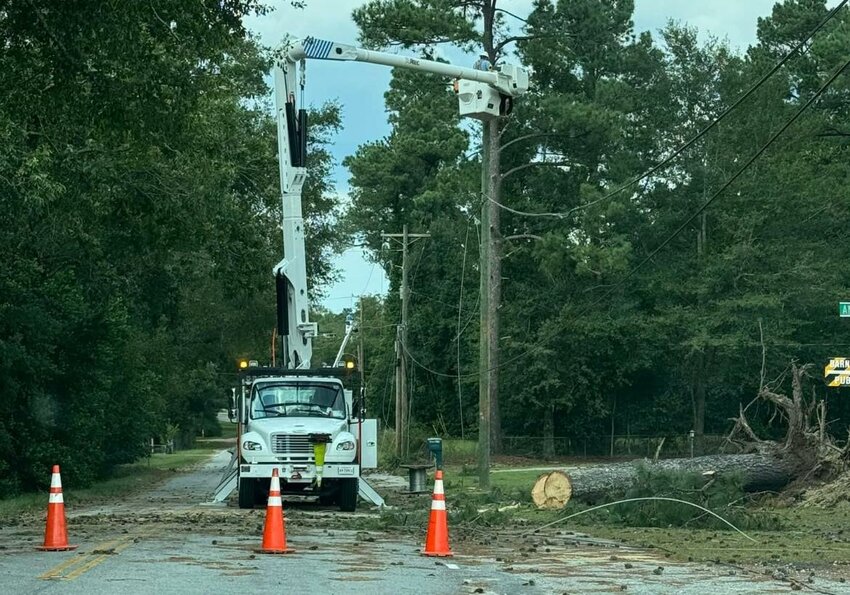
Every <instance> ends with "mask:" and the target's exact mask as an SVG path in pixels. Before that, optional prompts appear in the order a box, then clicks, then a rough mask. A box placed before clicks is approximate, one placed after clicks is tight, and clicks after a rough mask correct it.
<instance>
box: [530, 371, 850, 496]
mask: <svg viewBox="0 0 850 595" xmlns="http://www.w3.org/2000/svg"><path fill="white" fill-rule="evenodd" d="M809 368H810V366H802V367H798V366H797V365H796V364H795V363H793V362H792V364H791V389H792V392H791V396H790V397H789V396H785V395H782V394H778V393H777V392H775V389H773V388H772V387H771V386H769V385H763V386H762V388H761V390H760V391H759V394H758V396H757V397H756V399H754V400H753V402H755V401H756V400H758V399H761V400H764V401H767V402H769V403H771V404H773V405H774V406H775V407H776V409H777V412H778V413H779V415H781V416H782V418H784V419H785V420H786V421H787V424H788V429H787V431H786V435H785V439H784V440H783V441H782V442H776V441H770V440H762V439H760V438H759V437H758V436H757V435H756V434H755V432H753V430H752V428H751V427H750V424H749V422H748V421H747V418H746V411H747V409H748V408H749V407H750V405H752V404H753V402H751V403H750V405H747V407H743V406H742V407H741V408H740V412H739V415H738V417H736V418H734V420H733V421H734V422H735V424H734V427H733V428H732V431H731V433H730V434H729V437H728V439H727V444H728V445H729V446H730V447H732V448H735V449H737V450H738V452H737V453H730V454H720V455H711V456H702V457H696V458H692V459H668V460H661V461H658V460H656V461H650V460H640V461H632V462H627V463H615V464H611V465H605V466H593V467H585V468H580V469H574V470H569V471H567V470H563V471H553V472H551V473H546V474H544V475H541V476H540V477H539V478H538V479H537V481H536V482H535V484H534V487H533V488H532V490H531V497H532V499H533V500H534V503H535V504H536V505H537V506H538V507H541V508H563V507H564V506H565V505H566V504H567V502H569V501H570V500H571V499H577V500H581V501H584V502H590V503H594V502H597V501H600V500H603V499H605V498H606V497H608V496H609V495H611V494H615V493H622V492H624V491H626V490H627V489H628V488H629V487H630V486H632V485H634V484H635V482H636V480H637V478H638V474H639V469H640V467H641V466H645V467H646V468H648V469H650V470H659V471H672V472H682V473H698V474H701V475H702V476H703V477H704V478H705V481H706V483H708V482H710V481H712V480H713V479H714V478H716V477H718V476H720V475H724V476H728V475H733V474H735V475H737V476H739V477H740V479H741V484H742V488H743V489H744V490H746V491H749V492H758V491H773V490H778V489H781V488H783V487H785V486H787V485H788V484H790V483H792V482H795V481H800V482H805V481H808V480H813V479H821V480H823V479H828V478H832V477H835V476H837V475H838V474H840V473H841V472H842V471H843V470H844V469H845V468H846V466H847V462H848V454H850V440H848V443H847V445H845V446H844V448H838V447H837V446H836V445H835V444H834V443H833V441H832V439H831V437H830V436H829V434H828V433H827V432H826V402H825V401H823V400H818V399H817V398H816V396H815V394H814V391H813V392H812V399H811V400H808V401H807V400H806V399H805V397H804V394H803V378H804V377H805V376H806V375H807V371H808V369H809ZM780 381H781V379H780ZM778 383H779V382H777V383H776V384H778ZM656 458H657V453H656Z"/></svg>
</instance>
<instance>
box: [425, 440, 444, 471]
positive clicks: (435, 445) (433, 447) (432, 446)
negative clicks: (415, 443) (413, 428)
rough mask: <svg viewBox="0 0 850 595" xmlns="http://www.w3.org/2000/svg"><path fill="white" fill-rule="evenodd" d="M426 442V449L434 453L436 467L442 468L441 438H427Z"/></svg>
mask: <svg viewBox="0 0 850 595" xmlns="http://www.w3.org/2000/svg"><path fill="white" fill-rule="evenodd" d="M425 442H426V443H427V444H428V451H429V452H430V453H431V454H432V455H434V459H435V460H436V462H437V469H442V468H443V440H442V439H441V438H428V439H427V440H426V441H425Z"/></svg>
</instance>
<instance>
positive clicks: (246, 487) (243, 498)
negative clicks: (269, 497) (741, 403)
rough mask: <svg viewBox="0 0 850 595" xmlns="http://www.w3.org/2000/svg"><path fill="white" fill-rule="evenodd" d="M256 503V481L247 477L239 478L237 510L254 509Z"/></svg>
mask: <svg viewBox="0 0 850 595" xmlns="http://www.w3.org/2000/svg"><path fill="white" fill-rule="evenodd" d="M256 501H257V480H256V479H251V478H249V477H240V478H239V508H254V503H255V502H256Z"/></svg>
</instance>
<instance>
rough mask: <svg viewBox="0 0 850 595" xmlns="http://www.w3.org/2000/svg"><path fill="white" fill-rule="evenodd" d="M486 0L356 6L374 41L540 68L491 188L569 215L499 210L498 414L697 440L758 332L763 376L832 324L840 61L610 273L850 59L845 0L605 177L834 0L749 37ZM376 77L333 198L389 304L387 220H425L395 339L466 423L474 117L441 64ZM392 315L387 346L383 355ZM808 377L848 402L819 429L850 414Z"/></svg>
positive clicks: (579, 9) (605, 7) (842, 96)
mask: <svg viewBox="0 0 850 595" xmlns="http://www.w3.org/2000/svg"><path fill="white" fill-rule="evenodd" d="M495 5H497V6H499V5H500V4H499V3H495ZM493 8H494V3H489V2H487V3H485V2H454V1H449V0H439V1H436V0H434V1H432V0H375V1H372V2H367V3H366V4H365V5H363V7H361V8H359V9H357V10H356V11H355V13H354V18H355V21H356V22H357V24H358V25H359V26H360V29H361V38H362V40H364V42H367V43H369V44H370V45H373V46H387V45H395V44H397V45H402V46H408V47H418V48H424V51H425V52H426V54H427V52H431V51H432V47H433V46H434V45H436V44H439V43H446V44H452V45H454V46H455V47H456V48H461V49H470V50H475V51H476V53H477V52H478V51H481V50H482V49H483V50H485V51H490V50H493V51H495V50H497V49H498V52H497V53H499V54H502V55H503V56H504V55H506V54H507V52H508V51H509V50H510V49H511V48H513V47H516V48H517V52H518V55H517V56H515V57H510V58H508V57H505V59H506V60H507V61H520V62H522V63H523V64H525V65H526V66H529V67H531V68H532V69H533V79H532V89H531V91H530V92H529V93H528V94H527V95H525V96H523V97H522V98H520V99H519V100H518V101H517V102H516V104H515V106H514V111H513V114H512V116H511V117H510V118H508V119H507V120H506V123H505V124H504V130H503V132H502V138H501V141H502V145H503V147H504V148H503V150H502V152H501V166H502V167H501V169H502V173H503V184H502V191H501V198H500V200H501V201H502V203H504V204H505V205H506V206H507V207H509V208H510V209H513V210H514V211H523V212H530V213H566V215H563V216H561V217H528V216H523V215H520V214H517V213H516V212H513V211H511V210H503V211H502V212H501V233H502V235H503V237H504V239H503V243H502V247H501V248H502V253H503V259H502V277H503V284H502V306H501V310H500V313H501V329H500V336H501V347H502V354H501V360H502V362H504V363H503V365H502V367H501V368H500V403H501V405H500V410H501V415H502V426H503V430H504V431H505V432H506V433H510V434H514V435H526V434H530V435H541V434H548V435H559V436H569V437H571V438H582V437H586V436H594V437H598V436H600V435H605V434H608V433H610V432H611V431H612V428H611V424H612V421H613V425H614V430H613V431H614V432H615V433H617V434H658V433H662V432H663V433H666V434H671V435H672V434H678V435H686V434H687V433H688V431H689V430H691V429H694V430H695V431H696V433H697V443H696V450H697V452H699V451H700V448H701V447H702V441H701V440H700V438H699V436H700V435H702V434H703V433H706V434H710V433H723V432H725V431H726V430H727V429H728V424H729V422H728V420H729V418H730V417H731V416H733V415H735V414H737V411H738V408H739V406H740V404H742V403H743V404H746V403H747V402H748V401H749V400H750V399H751V398H752V396H753V395H754V394H755V393H756V392H757V389H758V382H759V378H760V370H761V368H762V336H763V337H764V355H765V368H766V370H767V371H768V373H769V374H770V375H771V376H772V375H773V371H779V370H782V369H783V368H784V367H785V366H786V365H787V361H788V360H789V358H798V359H800V360H802V361H814V362H819V361H820V362H822V361H824V360H825V358H828V357H831V356H834V355H835V353H836V350H840V349H842V348H843V347H842V345H843V344H844V341H845V339H844V338H842V335H841V333H842V332H843V331H842V330H841V327H840V326H839V325H838V324H837V320H836V317H835V303H836V301H838V300H839V299H841V297H842V296H846V295H848V294H850V286H848V283H847V279H846V275H844V276H842V273H841V271H842V270H843V268H842V267H843V263H844V262H845V261H846V260H847V258H848V257H850V254H848V249H850V248H848V244H847V242H846V241H844V240H845V238H844V236H845V235H846V234H845V233H844V231H843V230H844V227H843V221H844V219H845V218H846V215H847V202H846V201H845V200H843V199H842V198H841V197H843V196H845V195H846V192H845V190H844V187H845V186H846V183H845V182H846V180H847V178H848V176H850V169H848V165H847V164H848V163H850V161H849V160H848V159H847V157H848V150H850V142H848V137H847V126H846V125H845V122H846V121H847V117H848V115H850V114H848V103H847V101H846V97H847V93H848V82H847V77H841V78H839V79H838V80H837V81H836V83H835V84H834V86H833V88H832V89H830V90H829V91H828V92H827V93H826V94H825V95H824V96H823V97H822V98H821V100H820V101H819V102H818V103H817V104H816V105H815V106H814V107H813V108H812V109H810V110H809V111H808V112H807V113H806V114H805V115H804V116H803V118H801V120H800V121H799V122H798V124H797V125H795V126H794V127H792V128H791V129H790V130H789V131H788V132H786V134H785V135H784V137H783V138H782V139H781V141H780V142H779V143H777V144H776V145H774V147H772V148H771V150H770V151H768V152H767V153H766V154H765V155H764V156H762V158H761V159H759V161H758V162H757V164H756V165H755V166H754V167H753V168H752V169H750V170H749V171H748V172H747V173H746V174H745V175H744V176H742V177H741V178H740V179H739V180H738V181H737V182H736V183H735V184H734V185H733V186H732V187H731V188H730V189H728V190H727V191H726V193H725V194H724V195H722V196H721V197H720V198H719V199H718V201H717V202H716V203H715V204H714V205H713V206H712V208H711V209H709V210H708V211H707V212H706V213H705V214H704V216H703V217H700V218H698V219H697V220H696V221H694V222H693V224H692V225H690V226H689V227H687V228H686V229H684V230H682V231H681V233H679V235H678V236H677V237H676V238H675V239H674V240H673V241H671V242H670V243H669V245H668V246H667V247H666V248H665V249H664V250H663V251H662V252H661V253H659V254H658V255H657V256H656V257H654V258H653V259H652V261H651V262H648V263H647V264H646V266H644V267H643V268H642V269H641V270H640V271H639V272H638V273H636V274H634V275H631V276H629V277H628V279H627V281H626V282H625V283H624V284H623V285H622V287H620V288H618V289H617V290H616V291H613V292H612V291H611V288H612V287H614V286H615V284H617V283H619V282H621V281H622V280H623V279H624V278H625V276H626V275H629V274H630V273H629V272H630V271H631V270H632V269H633V267H635V266H636V265H637V264H638V263H640V262H642V261H643V260H644V259H645V258H646V257H647V255H648V254H649V253H650V252H651V251H652V250H654V249H655V248H656V247H657V246H659V245H660V244H661V242H663V241H664V240H665V239H667V238H668V237H669V236H670V234H672V233H673V232H674V231H675V230H677V229H678V228H679V226H680V225H681V223H682V221H684V220H685V219H686V218H687V216H688V215H689V214H691V213H692V212H693V211H694V210H695V209H696V208H698V207H699V205H701V204H702V203H703V202H704V201H705V200H707V199H708V198H709V197H710V196H711V195H712V194H713V193H714V192H715V191H717V190H718V189H719V188H720V187H721V185H722V184H723V183H724V182H725V181H726V180H727V179H728V178H729V177H730V176H731V175H732V173H734V172H735V171H736V169H737V168H738V167H740V165H741V163H743V161H744V159H745V158H746V157H747V156H749V155H751V154H753V153H754V152H755V151H756V150H757V149H758V148H759V147H760V146H761V144H763V143H764V142H765V141H766V140H767V139H768V138H769V136H770V135H771V134H772V133H773V132H774V131H776V130H777V129H778V128H779V126H781V124H782V123H783V122H784V121H785V120H787V119H788V118H789V117H790V115H791V114H792V113H793V112H794V111H795V110H796V109H798V107H799V105H800V104H801V102H803V101H805V100H806V99H807V98H808V97H810V96H811V94H812V93H813V92H814V90H815V89H816V88H817V87H818V86H819V85H820V84H821V82H822V81H823V80H824V74H825V73H829V72H832V71H833V70H834V69H835V68H836V67H837V66H838V65H839V64H840V63H842V62H843V61H844V60H845V59H846V48H847V47H848V44H849V43H850V34H848V31H850V17H848V14H847V13H846V11H844V12H842V13H840V14H839V15H838V16H836V18H835V19H834V20H833V21H832V22H831V23H830V24H829V25H827V26H826V27H824V29H823V30H822V31H821V32H820V33H819V34H818V35H817V37H816V38H815V40H814V41H813V42H812V43H811V44H810V45H809V46H807V49H806V51H805V52H803V53H802V54H801V55H799V56H797V57H795V58H794V59H792V60H791V61H789V63H788V64H787V66H786V67H784V68H783V69H782V70H780V71H779V72H778V73H777V74H775V75H774V76H773V78H772V79H771V80H770V81H769V82H768V83H767V84H765V85H764V86H763V87H762V88H761V89H760V90H759V91H758V92H757V93H755V94H753V95H752V96H751V97H750V98H749V99H748V100H747V101H746V102H744V104H742V105H741V106H740V107H739V108H738V109H737V110H736V111H735V112H734V113H733V114H732V115H731V116H729V117H728V118H727V119H726V120H725V121H724V122H723V123H721V124H720V125H719V126H717V127H716V128H715V129H714V130H712V132H711V133H709V134H708V135H706V136H705V137H704V138H702V139H701V140H700V141H699V142H697V143H695V144H694V145H693V146H692V147H691V148H690V149H688V150H687V151H685V152H684V153H683V154H682V155H681V156H680V157H679V158H678V159H677V161H676V162H675V163H674V165H672V166H670V167H668V168H666V169H665V170H663V171H661V172H657V173H656V174H654V175H653V176H651V177H649V178H648V179H646V180H644V181H642V182H641V183H640V184H638V185H636V186H634V187H631V188H630V189H629V190H626V191H624V192H622V193H620V194H617V195H615V196H613V197H606V195H607V194H608V193H609V192H610V191H611V190H612V189H614V188H616V187H618V186H619V185H621V184H623V183H624V182H626V181H628V180H631V179H632V178H634V177H635V176H637V175H639V174H641V173H642V172H644V171H646V170H647V169H648V168H649V167H650V166H652V165H654V164H656V163H658V162H659V161H660V160H661V159H663V158H664V157H666V156H668V155H669V154H670V153H671V151H672V150H673V148H674V147H676V146H678V145H680V144H682V143H683V142H685V141H686V140H688V139H690V138H691V137H692V136H694V135H695V134H696V133H697V132H698V131H699V130H701V129H702V128H704V127H705V126H706V125H708V124H709V123H710V122H711V121H713V120H714V119H715V118H716V117H717V116H718V115H719V114H720V113H722V112H723V110H724V109H726V107H727V106H729V105H731V104H732V103H733V102H734V101H735V100H736V99H737V98H738V97H739V96H740V95H741V94H742V93H743V92H744V91H745V90H746V89H747V88H748V87H749V86H750V85H751V84H752V83H753V82H754V81H755V80H757V79H759V78H760V77H761V76H762V75H763V74H764V73H765V72H766V71H768V70H769V69H770V68H771V67H772V66H773V64H774V63H775V62H776V61H777V60H778V59H779V58H780V57H782V56H783V55H784V54H785V53H786V52H788V51H789V49H790V48H791V47H793V46H794V45H795V44H796V43H798V42H799V41H801V40H802V39H803V38H804V37H805V36H806V35H807V34H808V32H809V31H811V29H812V28H814V26H815V25H816V24H817V23H818V22H820V21H821V20H822V19H823V18H824V16H825V15H826V12H827V9H826V6H825V2H824V1H823V0H786V1H784V2H779V3H777V4H776V6H775V7H774V9H773V12H772V13H771V15H770V16H768V17H765V18H762V19H760V20H759V23H758V30H757V33H758V41H757V42H756V43H755V44H754V45H753V46H752V47H751V48H749V49H748V50H747V51H746V52H745V53H743V54H738V53H736V52H735V51H734V50H733V49H731V48H729V47H728V46H727V45H726V44H725V43H723V42H720V41H718V40H716V39H708V40H707V41H706V42H704V43H700V41H699V37H698V35H697V31H696V30H695V29H693V28H690V27H688V26H687V25H682V24H676V23H671V24H669V25H668V26H667V27H665V28H664V29H663V30H662V31H660V32H659V33H658V34H650V33H649V32H638V31H635V30H634V29H633V25H632V11H633V3H632V2H599V1H597V0H537V1H535V2H534V3H533V6H532V8H531V10H530V12H529V13H528V14H520V15H518V16H520V17H522V18H523V19H524V21H520V20H517V19H507V20H503V19H502V17H505V14H504V13H501V12H498V10H496V12H495V14H497V15H499V16H498V18H496V19H495V20H492V21H489V22H488V20H487V19H488V18H489V17H487V15H488V14H490V15H491V16H492V14H493V13H492V9H493ZM488 10H489V11H491V12H490V13H488ZM438 15H439V16H440V17H441V18H438ZM488 31H489V33H488ZM515 36H521V38H520V39H512V38H513V37H515ZM512 41H516V42H517V45H516V46H513V45H511V42H512ZM386 97H387V107H388V108H389V110H390V114H391V116H390V121H391V124H392V125H393V130H392V132H391V133H390V135H388V136H387V137H386V138H385V139H382V140H380V141H377V142H374V143H371V144H367V145H364V146H362V147H360V149H358V151H357V153H356V154H355V155H354V156H352V157H349V158H348V159H347V161H346V165H348V167H349V168H350V169H351V172H352V194H353V198H354V208H353V209H352V211H351V212H350V214H349V215H348V217H347V219H346V221H347V223H348V224H349V226H350V228H351V229H352V231H354V232H356V233H359V234H363V236H364V237H365V238H366V242H367V245H368V247H369V248H370V250H371V251H372V253H373V256H374V258H375V259H376V260H377V261H379V262H381V264H382V265H383V266H384V268H385V269H386V270H388V271H389V276H390V281H391V284H392V288H391V291H390V292H389V294H388V295H389V297H388V298H387V303H386V305H385V310H386V315H387V316H388V319H389V320H390V321H393V320H396V319H397V318H398V301H397V297H396V296H397V295H398V291H397V289H398V285H399V275H398V270H399V266H398V265H399V264H400V257H399V254H398V252H394V251H392V250H390V251H386V250H381V239H380V233H381V232H385V231H390V232H397V231H399V229H400V228H401V226H402V225H403V224H405V223H407V224H408V225H409V226H410V227H411V229H412V230H414V231H417V232H421V231H430V232H431V234H432V239H431V240H429V241H428V242H427V243H426V244H424V245H423V244H420V246H419V247H416V246H415V247H414V251H413V255H412V256H413V259H414V262H415V264H414V269H415V271H416V272H415V274H414V275H413V280H412V292H413V293H412V299H411V308H410V312H411V320H410V326H409V329H408V331H409V336H410V340H409V342H410V345H409V350H410V352H411V353H412V354H413V356H414V357H415V358H416V361H417V362H418V363H419V364H421V365H412V366H411V368H412V372H411V380H412V386H413V389H412V391H413V402H414V405H413V417H414V419H415V420H416V421H417V422H419V423H421V424H423V425H425V426H432V427H436V428H440V429H441V432H443V429H446V430H447V431H448V432H449V433H451V434H453V435H459V434H460V433H461V431H463V432H473V433H474V431H475V425H476V423H475V422H476V420H477V406H476V405H477V398H476V397H477V382H476V378H475V376H474V375H468V374H470V372H474V371H475V370H476V369H477V368H476V366H477V339H478V334H479V329H478V315H477V311H476V308H477V305H476V304H477V302H476V300H477V294H478V274H477V261H478V254H477V250H476V249H475V247H476V245H477V240H478V237H479V235H480V230H479V229H478V228H477V217H476V215H477V211H478V209H479V207H480V196H479V194H478V188H479V185H480V170H479V166H480V162H479V161H478V159H477V157H476V155H477V149H478V146H477V143H478V139H477V138H476V136H475V135H474V134H471V135H469V137H468V138H467V136H466V135H465V134H464V131H468V130H475V128H472V127H469V126H466V125H461V126H460V127H458V124H459V123H458V122H457V120H456V116H455V113H456V112H455V109H456V108H455V106H454V101H453V99H452V98H451V97H450V96H449V95H448V94H446V93H445V92H444V88H443V87H442V86H441V85H440V83H439V82H438V81H433V84H432V81H431V80H430V79H428V78H427V77H422V76H421V75H411V74H408V73H402V72H395V73H394V78H393V83H392V86H391V89H390V91H389V92H388V93H387V96H386ZM539 162H549V163H550V165H546V166H544V165H533V164H534V163H539ZM553 162H554V163H557V164H559V165H558V166H557V167H556V166H552V165H551V163H553ZM391 248H393V249H394V248H396V246H391ZM393 339H394V337H393V335H392V334H388V335H387V336H386V337H385V338H384V343H383V346H382V347H380V352H381V353H382V354H385V355H384V356H382V357H385V361H387V362H389V361H391V359H392V353H393V345H392V342H393ZM426 368H427V369H426ZM429 370H431V371H436V372H439V373H440V374H434V373H432V372H431V371H429ZM388 371H389V368H388ZM456 375H457V376H459V377H458V378H453V376H456ZM466 375H468V376H466ZM817 391H818V395H819V397H820V398H827V399H828V400H829V407H830V411H831V414H832V416H834V417H835V418H837V419H838V420H839V421H838V422H837V423H836V424H835V425H834V426H831V428H830V429H831V431H833V432H835V434H836V435H837V436H841V437H843V436H844V435H845V433H846V427H847V425H848V423H850V417H848V415H849V414H850V405H848V403H850V402H848V401H847V399H844V398H841V397H840V395H837V394H835V393H830V392H826V391H825V390H824V389H822V388H818V389H817ZM385 410H386V411H387V413H388V414H389V413H391V411H389V409H388V408H387V409H385ZM750 413H751V414H752V417H753V420H752V423H753V424H754V426H755V427H756V429H757V431H759V432H761V433H763V434H764V435H765V436H769V435H771V433H772V432H776V431H777V424H776V423H775V421H774V423H773V424H771V413H772V412H771V411H770V410H769V409H768V408H766V407H762V408H760V409H758V410H757V411H754V410H751V411H750ZM384 419H385V420H388V419H390V416H389V415H386V416H385V417H384ZM462 422H463V423H462ZM443 433H445V432H443Z"/></svg>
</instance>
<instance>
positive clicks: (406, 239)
mask: <svg viewBox="0 0 850 595" xmlns="http://www.w3.org/2000/svg"><path fill="white" fill-rule="evenodd" d="M381 237H382V238H392V239H394V240H398V239H399V238H401V288H400V293H401V324H400V325H399V327H398V331H397V333H396V383H395V385H396V394H395V454H396V456H397V457H399V458H402V459H404V458H406V457H407V453H408V446H409V438H408V432H407V429H408V428H407V425H408V423H409V421H410V420H409V419H408V407H409V403H410V397H409V395H408V386H407V346H408V343H407V328H408V324H407V321H408V311H409V306H410V287H409V284H408V277H409V273H410V258H408V255H409V253H410V244H411V241H410V240H411V238H412V239H413V241H416V240H418V239H421V238H429V237H431V234H428V233H409V232H408V229H407V224H406V223H405V224H404V227H403V228H402V233H400V234H398V233H382V234H381Z"/></svg>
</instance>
